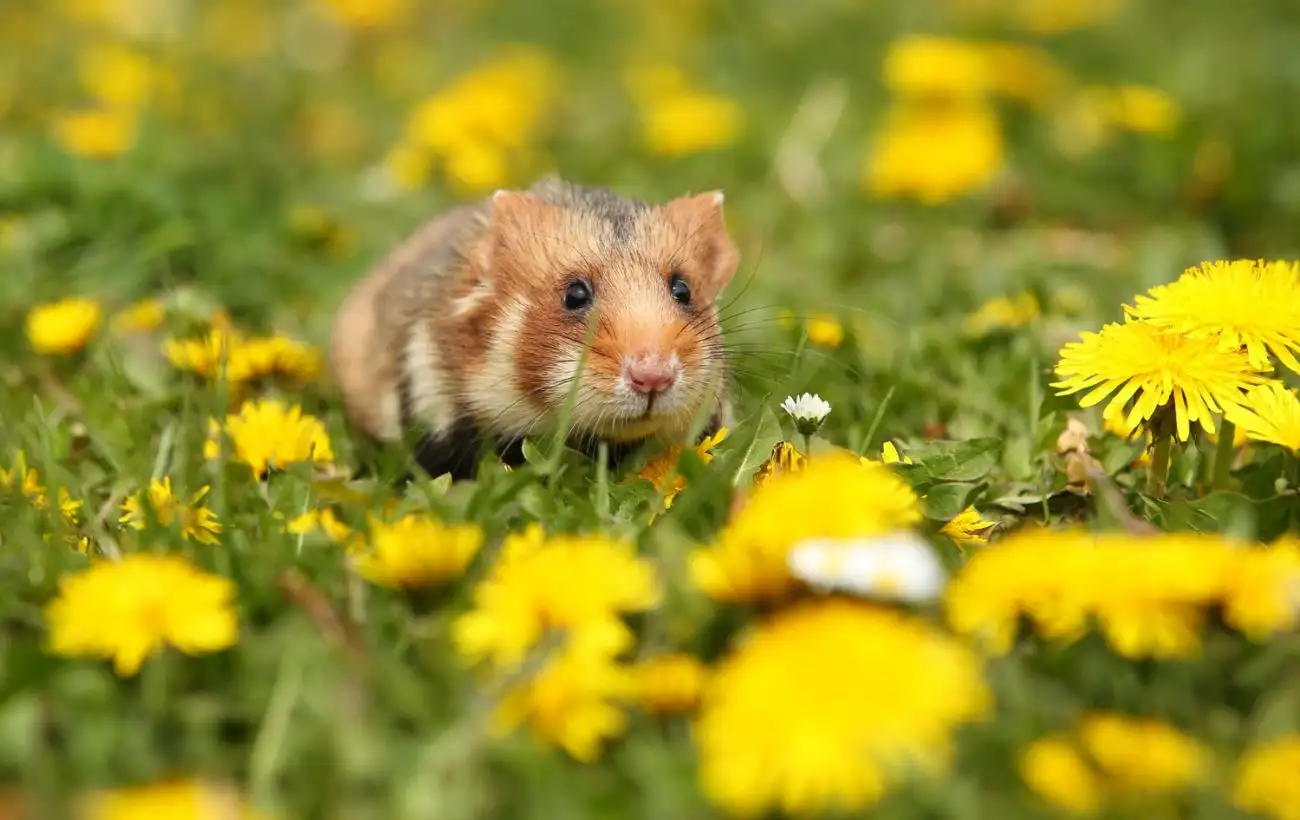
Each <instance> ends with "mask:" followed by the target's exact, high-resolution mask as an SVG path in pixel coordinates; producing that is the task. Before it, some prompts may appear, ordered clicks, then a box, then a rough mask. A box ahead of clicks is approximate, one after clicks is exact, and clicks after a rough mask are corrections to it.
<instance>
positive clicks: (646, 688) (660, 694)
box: [632, 652, 709, 715]
mask: <svg viewBox="0 0 1300 820" xmlns="http://www.w3.org/2000/svg"><path fill="white" fill-rule="evenodd" d="M632 673H633V676H634V678H635V682H636V694H637V700H638V701H639V702H640V704H641V708H643V709H645V710H646V711H647V712H650V713H651V714H655V715H664V714H674V713H680V712H690V711H692V710H693V709H694V708H695V706H696V704H698V703H699V700H700V694H701V693H702V692H703V690H704V685H705V683H706V682H707V681H708V678H709V668H708V667H707V666H705V665H704V664H703V663H702V662H701V661H700V660H699V658H696V657H695V656H694V655H688V654H686V653H684V652H671V653H668V654H664V655H658V656H655V657H653V658H650V659H649V660H645V661H642V662H641V663H638V664H637V665H636V666H634V667H633V668H632Z"/></svg>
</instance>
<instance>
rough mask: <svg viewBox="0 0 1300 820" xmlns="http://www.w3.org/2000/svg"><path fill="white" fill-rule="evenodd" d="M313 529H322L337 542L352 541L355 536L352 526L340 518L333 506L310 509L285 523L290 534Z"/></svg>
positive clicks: (307, 531)
mask: <svg viewBox="0 0 1300 820" xmlns="http://www.w3.org/2000/svg"><path fill="white" fill-rule="evenodd" d="M313 530H320V531H321V532H322V533H324V534H325V537H326V538H328V539H329V540H331V541H333V542H334V543H335V544H344V543H351V542H352V540H353V536H354V533H353V530H352V528H351V527H349V526H348V525H347V524H345V523H343V522H342V521H340V520H339V519H338V516H337V515H335V513H334V508H332V507H325V508H324V509H320V510H308V511H307V512H305V513H303V514H302V515H299V516H295V517H294V518H293V519H292V520H291V521H289V523H288V524H287V525H285V531H286V532H288V533H289V534H290V535H306V534H307V533H309V532H312V531H313Z"/></svg>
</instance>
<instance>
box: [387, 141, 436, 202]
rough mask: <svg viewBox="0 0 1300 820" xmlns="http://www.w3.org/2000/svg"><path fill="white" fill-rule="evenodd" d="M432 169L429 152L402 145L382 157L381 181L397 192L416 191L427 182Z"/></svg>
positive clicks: (418, 147) (431, 159)
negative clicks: (384, 181)
mask: <svg viewBox="0 0 1300 820" xmlns="http://www.w3.org/2000/svg"><path fill="white" fill-rule="evenodd" d="M432 169H433V158H432V156H431V155H430V152H428V151H426V150H425V149H424V148H423V147H421V146H416V145H407V144H405V143H402V144H400V145H396V146H394V147H393V148H391V149H390V150H389V151H388V153H386V154H385V155H384V159H383V164H382V171H383V179H385V180H386V181H387V183H388V184H391V185H392V186H394V187H396V188H397V190H399V191H417V190H419V189H420V188H423V187H424V185H425V183H427V182H428V181H429V174H430V172H431V171H432Z"/></svg>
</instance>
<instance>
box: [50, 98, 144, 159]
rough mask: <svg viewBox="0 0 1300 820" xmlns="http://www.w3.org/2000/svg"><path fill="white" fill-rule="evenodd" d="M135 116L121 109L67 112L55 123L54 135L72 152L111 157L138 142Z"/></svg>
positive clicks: (103, 157) (92, 157) (97, 156)
mask: <svg viewBox="0 0 1300 820" xmlns="http://www.w3.org/2000/svg"><path fill="white" fill-rule="evenodd" d="M135 131H136V124H135V117H134V115H133V114H131V113H130V112H128V111H125V110H121V109H105V110H102V111H80V112H76V113H72V114H66V115H64V116H62V117H60V118H59V119H58V121H56V122H55V124H54V138H55V140H56V141H57V142H58V143H59V145H60V146H61V147H62V148H63V150H65V151H67V152H68V153H69V154H75V155H77V156H80V157H88V158H90V159H112V158H113V157H117V156H120V155H121V154H124V153H126V151H127V150H128V149H130V147H131V145H132V144H133V143H134V142H135Z"/></svg>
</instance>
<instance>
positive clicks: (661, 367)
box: [624, 356, 677, 395]
mask: <svg viewBox="0 0 1300 820" xmlns="http://www.w3.org/2000/svg"><path fill="white" fill-rule="evenodd" d="M624 376H625V377H626V379H627V384H628V387H631V388H632V390H633V391H635V392H637V393H644V394H647V395H653V394H655V393H662V392H664V391H665V390H667V389H668V388H670V387H672V386H673V383H674V382H676V381H677V371H676V369H675V368H673V366H672V364H671V363H669V362H667V361H664V360H663V359H662V358H660V357H658V356H638V357H636V358H634V359H631V360H630V361H628V363H627V365H626V367H625V368H624Z"/></svg>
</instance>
